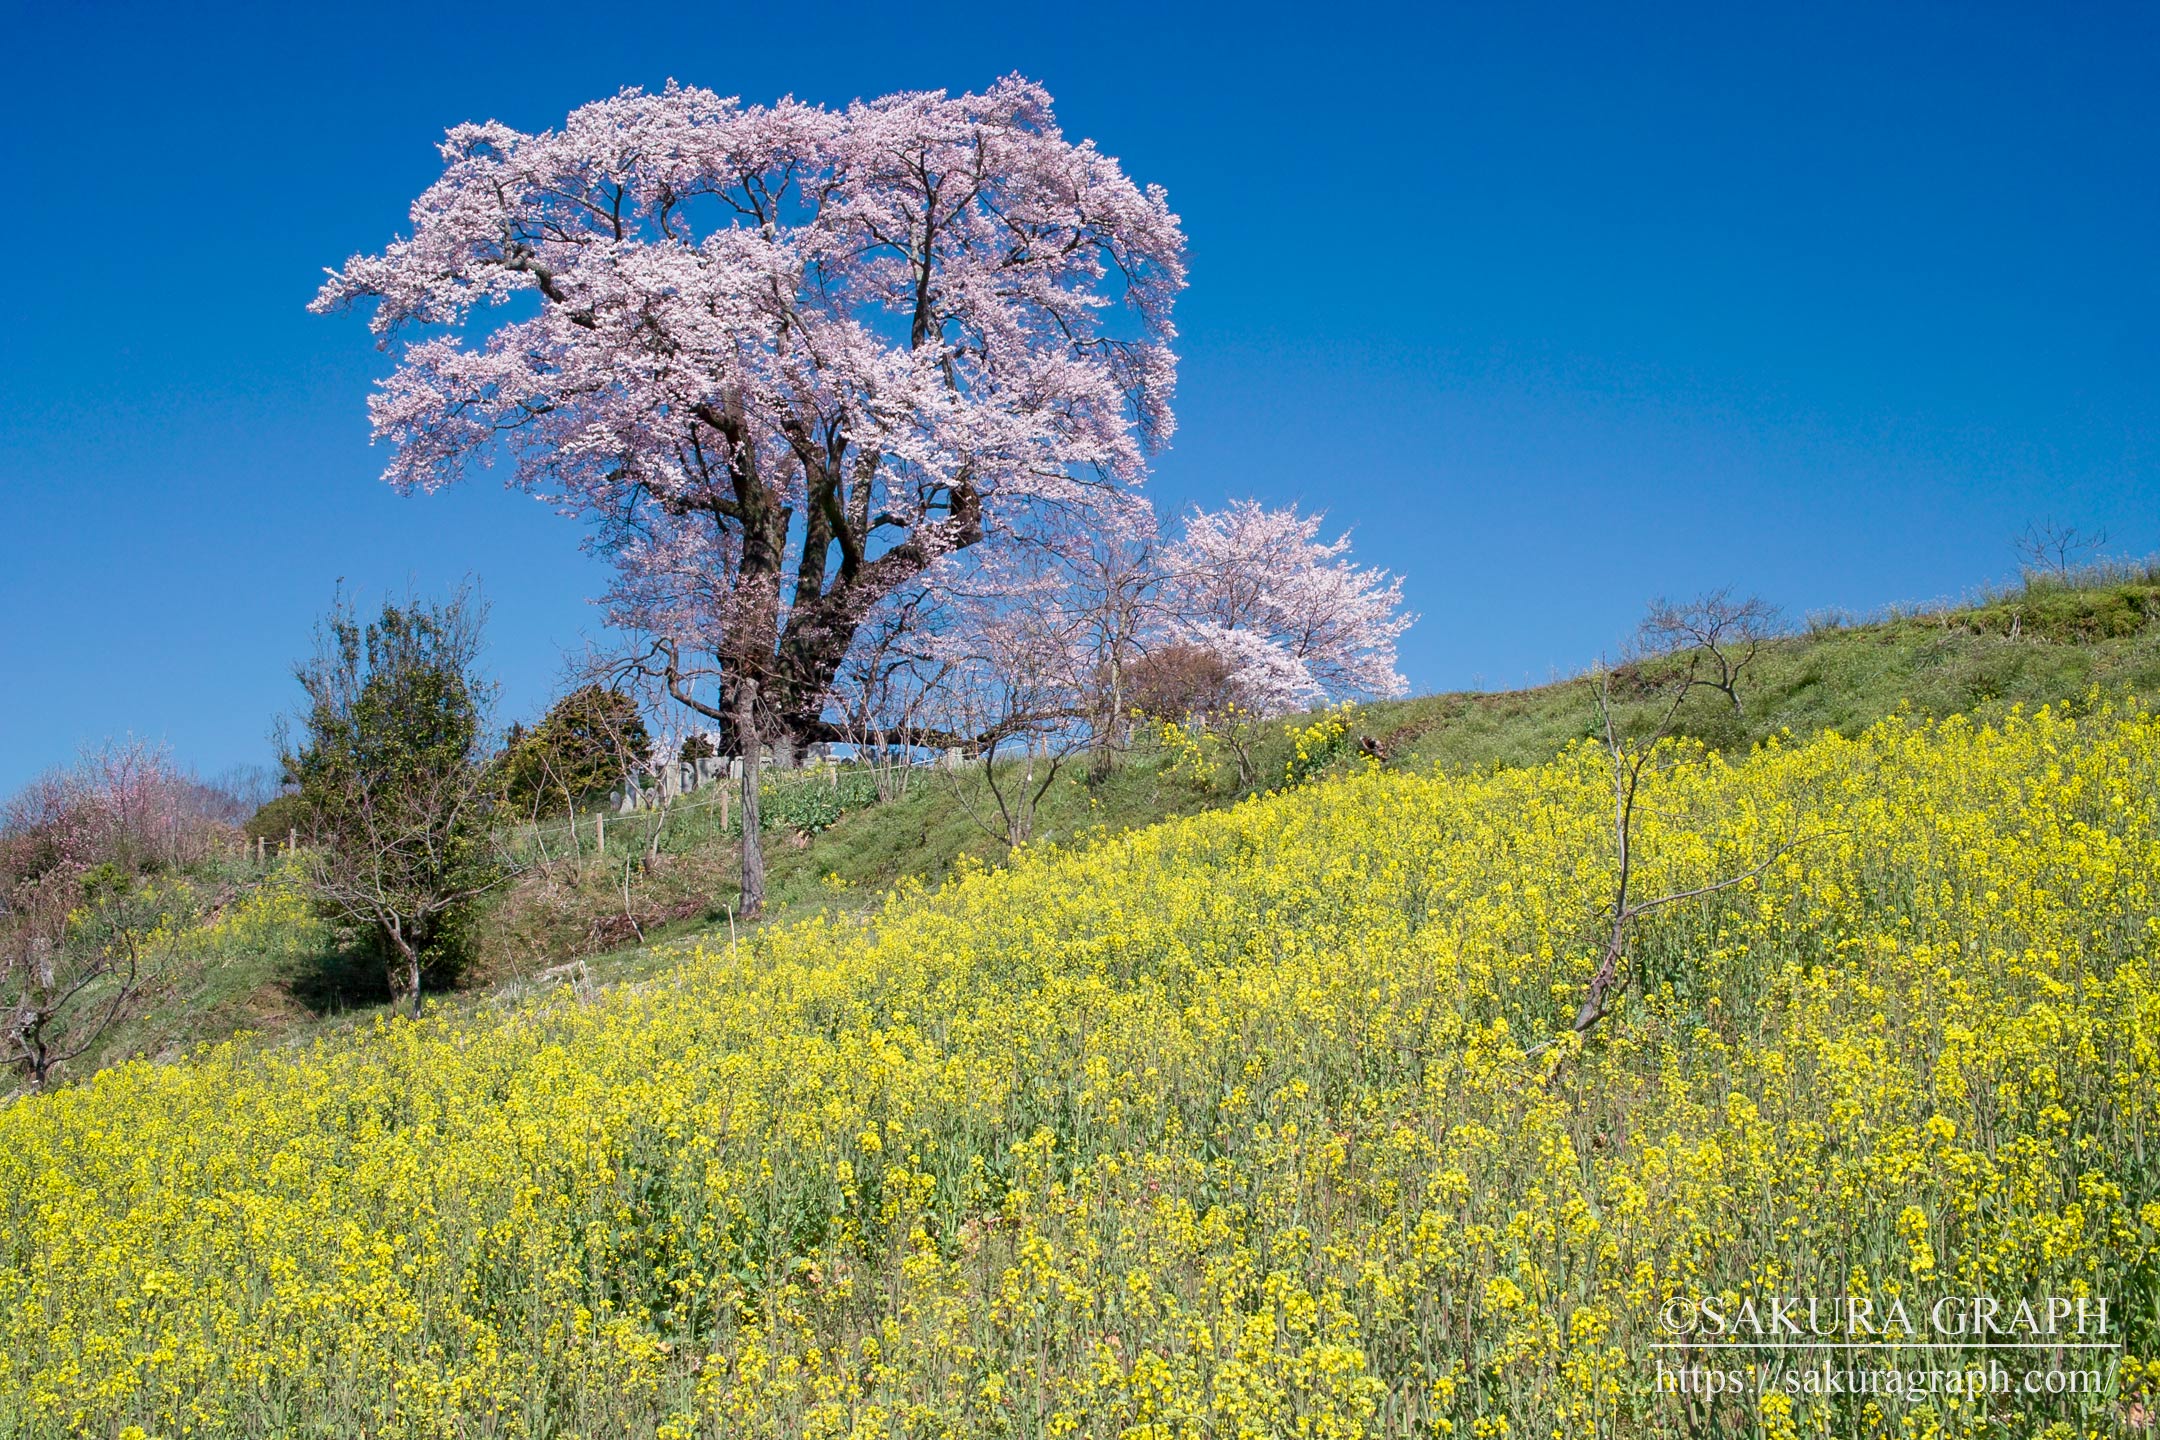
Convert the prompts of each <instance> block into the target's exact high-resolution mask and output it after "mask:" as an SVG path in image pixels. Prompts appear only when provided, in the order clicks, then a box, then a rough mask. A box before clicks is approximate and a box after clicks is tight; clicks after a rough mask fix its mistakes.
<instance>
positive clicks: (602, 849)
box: [592, 815, 607, 855]
mask: <svg viewBox="0 0 2160 1440" xmlns="http://www.w3.org/2000/svg"><path fill="white" fill-rule="evenodd" d="M592 843H593V849H594V850H595V851H597V852H598V853H600V854H602V855H605V854H607V816H605V815H595V816H593V817H592Z"/></svg>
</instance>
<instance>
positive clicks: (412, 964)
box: [384, 923, 420, 1020]
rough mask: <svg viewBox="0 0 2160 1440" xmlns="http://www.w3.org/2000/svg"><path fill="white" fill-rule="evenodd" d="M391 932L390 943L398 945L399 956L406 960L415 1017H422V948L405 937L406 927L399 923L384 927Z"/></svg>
mask: <svg viewBox="0 0 2160 1440" xmlns="http://www.w3.org/2000/svg"><path fill="white" fill-rule="evenodd" d="M384 928H385V929H386V930H388V931H389V932H390V943H391V944H393V945H395V946H396V947H397V952H398V958H399V959H400V960H402V961H404V962H405V978H406V980H407V981H408V982H410V983H411V985H412V1013H413V1019H415V1020H417V1019H419V1018H420V950H419V947H418V946H416V945H414V944H413V943H412V941H410V940H408V939H406V938H405V931H404V928H403V927H402V926H400V925H398V924H395V923H393V924H390V925H387V926H385V927H384Z"/></svg>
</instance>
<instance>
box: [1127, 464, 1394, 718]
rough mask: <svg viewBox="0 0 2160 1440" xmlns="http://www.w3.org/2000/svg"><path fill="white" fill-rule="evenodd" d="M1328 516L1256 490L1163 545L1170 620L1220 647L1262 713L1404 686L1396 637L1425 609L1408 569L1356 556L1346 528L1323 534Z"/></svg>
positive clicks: (1174, 627) (1173, 629) (1171, 629)
mask: <svg viewBox="0 0 2160 1440" xmlns="http://www.w3.org/2000/svg"><path fill="white" fill-rule="evenodd" d="M1324 519H1325V516H1323V515H1317V514H1315V515H1301V514H1299V513H1298V510H1297V507H1296V506H1295V505H1290V506H1285V507H1283V508H1281V509H1268V508H1267V507H1265V506H1263V505H1261V504H1260V502H1258V501H1257V500H1237V501H1233V502H1231V504H1230V505H1229V507H1228V508H1226V509H1224V510H1220V511H1213V512H1211V511H1206V510H1199V509H1195V510H1193V511H1191V512H1189V513H1188V514H1187V515H1186V517H1185V528H1184V533H1183V534H1182V535H1181V536H1180V537H1179V538H1178V539H1177V541H1176V542H1175V543H1173V544H1171V545H1170V546H1169V547H1168V548H1167V550H1166V551H1165V553H1164V556H1163V561H1162V569H1163V576H1164V578H1163V600H1162V608H1163V610H1164V612H1165V616H1166V619H1165V629H1166V631H1167V632H1168V634H1169V635H1170V636H1171V637H1172V638H1173V639H1175V640H1177V641H1179V642H1182V643H1186V644H1193V645H1199V646H1202V647H1204V648H1206V649H1208V650H1211V651H1213V652H1214V653H1216V654H1217V655H1220V656H1221V657H1222V658H1223V659H1224V660H1225V661H1226V662H1228V664H1229V666H1230V668H1231V673H1232V676H1233V678H1234V683H1235V684H1236V686H1237V687H1238V688H1239V689H1240V690H1241V691H1242V692H1243V694H1244V696H1245V700H1246V703H1247V704H1248V705H1250V706H1251V707H1253V708H1254V709H1257V710H1259V711H1260V712H1262V713H1263V714H1269V715H1274V714H1282V713H1285V712H1288V711H1292V710H1300V709H1304V708H1306V707H1308V706H1312V705H1316V704H1320V703H1322V702H1325V701H1328V700H1345V699H1380V698H1387V697H1392V696H1396V695H1400V694H1402V693H1403V692H1404V690H1405V689H1406V688H1407V687H1406V685H1405V683H1404V681H1403V678H1402V676H1401V675H1400V674H1398V673H1397V672H1396V669H1395V642H1396V641H1397V640H1399V639H1400V638H1401V637H1402V634H1403V632H1404V631H1405V630H1408V629H1409V628H1410V626H1411V624H1412V623H1413V622H1414V621H1415V620H1416V618H1417V617H1416V616H1414V615H1411V614H1407V613H1405V612H1404V611H1403V609H1402V583H1403V582H1402V579H1401V577H1399V576H1392V575H1389V574H1388V573H1387V572H1386V571H1385V570H1380V569H1376V568H1373V567H1369V566H1362V565H1358V564H1356V563H1354V562H1353V561H1351V559H1350V558H1349V554H1350V537H1349V536H1348V535H1343V536H1340V537H1338V538H1337V539H1335V540H1333V541H1325V540H1322V539H1320V538H1319V535H1320V525H1321V522H1322V521H1323V520H1324Z"/></svg>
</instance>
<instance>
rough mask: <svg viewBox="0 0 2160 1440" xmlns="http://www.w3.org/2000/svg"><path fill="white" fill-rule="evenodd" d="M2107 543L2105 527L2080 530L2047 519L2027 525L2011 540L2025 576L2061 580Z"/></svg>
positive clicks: (2094, 555) (2092, 556) (2090, 560)
mask: <svg viewBox="0 0 2160 1440" xmlns="http://www.w3.org/2000/svg"><path fill="white" fill-rule="evenodd" d="M2107 542H2108V532H2107V531H2105V530H2080V529H2078V527H2077V526H2075V525H2060V524H2057V523H2056V522H2055V521H2054V520H2053V519H2048V520H2043V521H2040V522H2038V523H2035V524H2029V525H2027V526H2026V527H2025V529H2024V531H2023V532H2022V533H2020V534H2019V535H2018V536H2017V537H2016V539H2015V540H2013V541H2012V542H2011V543H2013V544H2014V545H2015V546H2016V547H2017V553H2018V559H2019V561H2020V562H2021V563H2022V565H2023V566H2024V569H2025V571H2026V573H2027V574H2028V575H2030V574H2035V573H2037V574H2041V575H2048V576H2052V577H2054V578H2055V579H2058V580H2060V579H2063V578H2065V577H2067V576H2068V575H2069V574H2070V573H2071V572H2072V571H2074V570H2076V569H2077V568H2078V567H2080V566H2082V565H2087V564H2090V563H2091V562H2092V561H2093V559H2094V558H2095V557H2097V556H2098V555H2099V553H2100V547H2101V546H2103V545H2105V544H2107Z"/></svg>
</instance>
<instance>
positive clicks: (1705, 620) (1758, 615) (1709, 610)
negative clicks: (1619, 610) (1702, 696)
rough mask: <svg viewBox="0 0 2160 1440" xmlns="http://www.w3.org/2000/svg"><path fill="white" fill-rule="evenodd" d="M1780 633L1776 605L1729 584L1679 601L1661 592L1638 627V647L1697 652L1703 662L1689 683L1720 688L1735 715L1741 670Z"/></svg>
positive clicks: (1659, 652)
mask: <svg viewBox="0 0 2160 1440" xmlns="http://www.w3.org/2000/svg"><path fill="white" fill-rule="evenodd" d="M1778 633H1779V619H1778V610H1777V607H1776V606H1774V605H1772V604H1770V603H1769V602H1768V601H1766V600H1764V599H1762V598H1761V597H1760V596H1755V595H1750V596H1747V597H1746V598H1745V599H1737V600H1736V599H1734V598H1733V593H1732V587H1730V586H1727V587H1726V588H1724V589H1722V590H1713V591H1711V592H1710V593H1709V594H1707V595H1702V596H1699V597H1697V598H1696V599H1693V600H1689V601H1687V602H1685V603H1683V604H1674V603H1673V602H1671V601H1669V600H1667V599H1665V598H1664V597H1663V596H1659V597H1658V598H1657V599H1655V600H1653V601H1651V602H1650V612H1649V613H1648V614H1647V615H1645V616H1644V617H1643V621H1642V624H1641V626H1640V627H1638V629H1637V630H1636V647H1637V653H1638V654H1639V655H1640V656H1642V657H1644V658H1648V659H1655V658H1656V657H1658V656H1663V655H1672V654H1677V653H1681V652H1686V651H1693V652H1696V654H1697V657H1698V658H1699V659H1700V660H1702V661H1703V662H1705V667H1704V668H1696V669H1691V671H1690V672H1689V673H1690V683H1691V684H1692V685H1695V686H1699V687H1702V688H1705V689H1710V690H1715V691H1717V692H1719V693H1720V694H1722V695H1723V696H1724V697H1725V698H1726V699H1727V700H1728V701H1730V702H1731V704H1732V712H1733V714H1734V715H1739V714H1740V713H1741V710H1740V675H1741V672H1742V671H1744V670H1746V669H1747V668H1748V667H1749V666H1750V665H1752V664H1753V663H1754V661H1755V657H1756V655H1757V654H1759V653H1760V652H1761V650H1762V647H1763V645H1764V643H1765V642H1767V641H1769V640H1771V639H1774V638H1775V637H1776V636H1777V635H1778Z"/></svg>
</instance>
